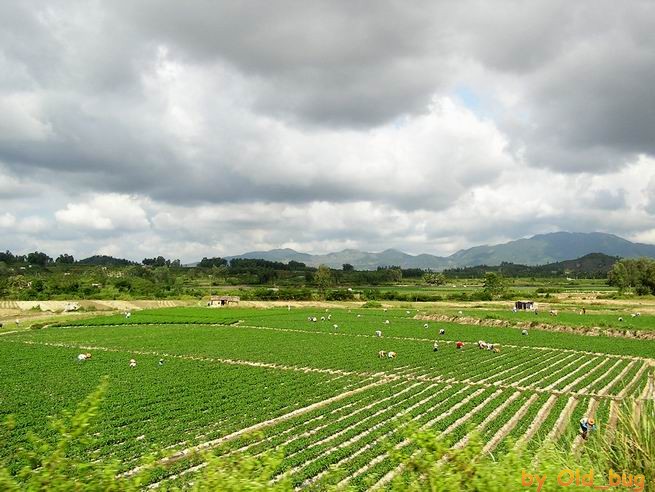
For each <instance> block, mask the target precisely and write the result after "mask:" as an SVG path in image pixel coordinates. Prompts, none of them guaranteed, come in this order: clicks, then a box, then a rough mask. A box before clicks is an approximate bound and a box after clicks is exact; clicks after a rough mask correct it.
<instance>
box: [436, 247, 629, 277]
mask: <svg viewBox="0 0 655 492" xmlns="http://www.w3.org/2000/svg"><path fill="white" fill-rule="evenodd" d="M618 260H619V257H617V256H609V255H606V254H603V253H590V254H588V255H584V256H582V257H581V258H576V259H575V260H565V261H558V262H556V263H548V264H546V265H537V266H530V265H519V264H515V263H508V262H504V263H501V264H500V265H494V266H488V265H477V266H473V267H464V268H451V269H447V270H444V274H445V275H446V276H447V277H451V278H478V277H479V278H481V277H484V275H485V273H487V272H499V273H502V274H503V275H504V276H506V277H542V278H543V277H563V276H569V277H573V278H605V277H607V273H608V272H609V271H610V269H611V268H612V265H614V263H616V262H617V261H618Z"/></svg>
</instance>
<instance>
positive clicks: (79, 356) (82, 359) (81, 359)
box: [77, 354, 86, 362]
mask: <svg viewBox="0 0 655 492" xmlns="http://www.w3.org/2000/svg"><path fill="white" fill-rule="evenodd" d="M77 360H78V361H79V362H84V361H85V360H86V354H80V355H78V356H77Z"/></svg>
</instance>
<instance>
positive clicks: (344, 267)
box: [341, 263, 355, 272]
mask: <svg viewBox="0 0 655 492" xmlns="http://www.w3.org/2000/svg"><path fill="white" fill-rule="evenodd" d="M341 269H342V270H343V271H344V272H353V271H355V267H354V266H352V265H351V264H350V263H344V264H343V265H341Z"/></svg>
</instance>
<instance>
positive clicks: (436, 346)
mask: <svg viewBox="0 0 655 492" xmlns="http://www.w3.org/2000/svg"><path fill="white" fill-rule="evenodd" d="M438 350H439V344H438V343H437V341H436V340H435V341H434V343H433V344H432V351H433V352H437V351H438Z"/></svg>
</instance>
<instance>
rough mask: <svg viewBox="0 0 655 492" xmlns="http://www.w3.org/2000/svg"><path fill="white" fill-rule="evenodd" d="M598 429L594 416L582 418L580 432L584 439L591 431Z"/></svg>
mask: <svg viewBox="0 0 655 492" xmlns="http://www.w3.org/2000/svg"><path fill="white" fill-rule="evenodd" d="M595 430H596V421H595V420H594V419H593V418H587V417H582V418H581V419H580V433H581V434H582V438H583V439H587V437H589V433H590V432H592V431H595Z"/></svg>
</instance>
